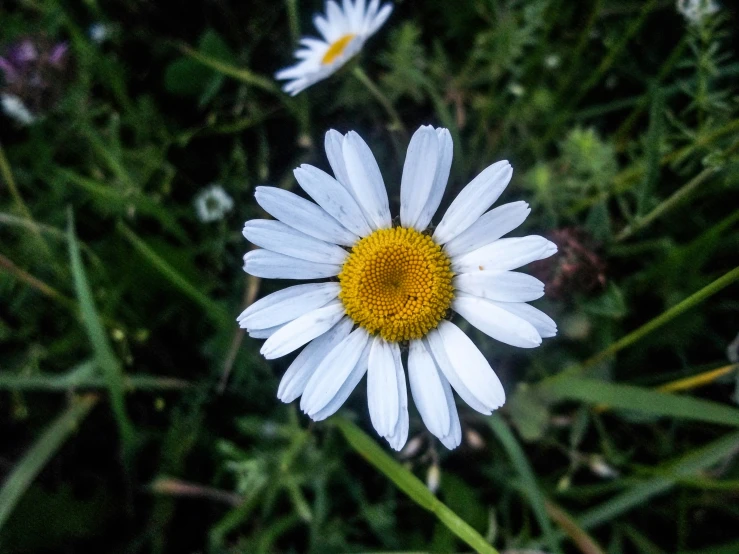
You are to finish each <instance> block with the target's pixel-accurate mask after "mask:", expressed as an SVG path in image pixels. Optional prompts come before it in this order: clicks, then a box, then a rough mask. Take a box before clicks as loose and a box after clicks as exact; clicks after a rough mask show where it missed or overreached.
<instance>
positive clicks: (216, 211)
mask: <svg viewBox="0 0 739 554" xmlns="http://www.w3.org/2000/svg"><path fill="white" fill-rule="evenodd" d="M233 207H234V201H233V198H231V197H230V196H229V195H228V193H227V192H226V191H225V190H223V187H222V186H221V185H218V184H213V185H210V186H209V187H208V188H206V189H203V190H202V191H200V193H198V195H197V196H196V197H195V212H196V213H197V214H198V219H199V220H200V221H202V222H203V223H210V222H211V221H218V220H219V219H223V216H225V215H226V214H227V213H228V212H230V211H231V210H232V209H233Z"/></svg>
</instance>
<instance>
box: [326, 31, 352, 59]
mask: <svg viewBox="0 0 739 554" xmlns="http://www.w3.org/2000/svg"><path fill="white" fill-rule="evenodd" d="M355 36H357V35H353V34H351V33H350V34H348V35H344V36H343V37H341V38H340V39H338V40H335V41H334V42H333V43H332V44H331V46H329V47H328V50H326V53H325V54H324V55H323V58H322V59H321V63H322V64H323V65H328V64H330V63H331V62H333V61H334V60H335V59H336V58H338V57H339V56H341V54H342V53H343V52H344V50H345V49H346V47H347V46H349V43H350V42H351V41H352V39H353V38H354V37H355Z"/></svg>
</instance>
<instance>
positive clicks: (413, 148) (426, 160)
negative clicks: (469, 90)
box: [400, 125, 439, 231]
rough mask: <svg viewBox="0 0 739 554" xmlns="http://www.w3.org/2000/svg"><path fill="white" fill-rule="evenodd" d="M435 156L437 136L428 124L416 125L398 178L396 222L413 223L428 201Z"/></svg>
mask: <svg viewBox="0 0 739 554" xmlns="http://www.w3.org/2000/svg"><path fill="white" fill-rule="evenodd" d="M438 157H439V140H438V138H437V136H436V131H435V130H434V128H433V127H432V126H431V125H426V126H423V127H420V128H419V129H418V131H416V132H415V133H413V136H412V137H411V142H410V144H408V151H407V152H406V155H405V164H404V165H403V176H402V178H401V180H400V224H401V225H402V226H403V227H413V228H415V229H416V230H418V231H423V229H424V228H418V227H416V221H418V218H419V217H420V215H421V212H422V211H423V207H424V205H425V204H426V202H427V201H428V198H429V194H430V193H431V188H432V186H433V184H434V177H436V166H437V165H438Z"/></svg>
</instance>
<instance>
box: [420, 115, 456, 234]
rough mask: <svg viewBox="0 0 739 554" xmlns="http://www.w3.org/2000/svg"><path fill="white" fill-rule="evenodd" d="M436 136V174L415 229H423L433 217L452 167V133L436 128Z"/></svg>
mask: <svg viewBox="0 0 739 554" xmlns="http://www.w3.org/2000/svg"><path fill="white" fill-rule="evenodd" d="M436 137H437V140H438V144H439V155H438V157H437V159H438V163H437V164H436V174H435V176H434V184H433V185H432V186H431V191H430V192H429V197H428V200H427V201H426V204H425V205H424V206H423V209H422V210H421V214H420V215H419V216H418V220H417V221H416V229H419V230H423V229H426V227H428V226H429V223H431V219H432V218H433V217H434V214H435V213H436V210H438V209H439V204H441V199H442V197H443V196H444V191H445V190H446V184H447V181H448V180H449V171H450V170H451V168H452V157H453V155H454V145H453V144H452V135H451V134H449V130H448V129H442V128H439V129H436Z"/></svg>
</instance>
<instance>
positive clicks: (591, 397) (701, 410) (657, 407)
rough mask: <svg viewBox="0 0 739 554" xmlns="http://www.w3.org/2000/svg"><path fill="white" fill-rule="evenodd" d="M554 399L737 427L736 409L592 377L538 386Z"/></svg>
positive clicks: (737, 416)
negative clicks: (604, 405)
mask: <svg viewBox="0 0 739 554" xmlns="http://www.w3.org/2000/svg"><path fill="white" fill-rule="evenodd" d="M542 392H543V393H545V394H549V395H551V397H552V398H553V399H556V400H579V401H582V402H587V403H592V404H606V405H608V406H610V407H612V408H617V409H621V410H630V411H637V412H642V413H646V414H651V415H655V416H661V417H675V418H681V419H687V420H692V421H703V422H706V423H715V424H717V425H731V426H735V427H739V409H737V408H734V407H731V406H725V405H723V404H719V403H717V402H711V401H709V400H701V399H698V398H693V397H691V396H684V395H677V394H668V393H665V392H658V391H655V390H653V389H647V388H643V387H635V386H632V385H619V384H615V383H607V382H605V381H597V380H595V379H580V378H569V379H563V380H560V381H553V382H550V383H548V384H546V385H542Z"/></svg>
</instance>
